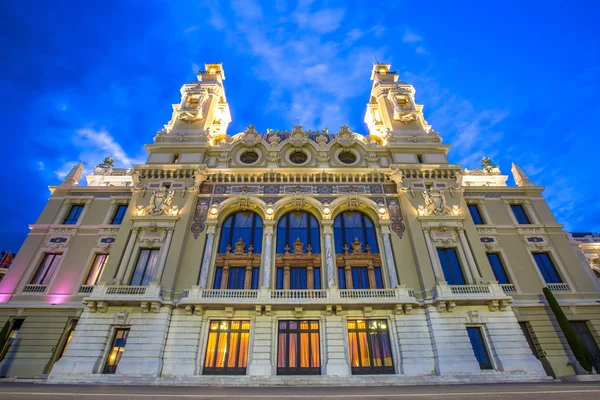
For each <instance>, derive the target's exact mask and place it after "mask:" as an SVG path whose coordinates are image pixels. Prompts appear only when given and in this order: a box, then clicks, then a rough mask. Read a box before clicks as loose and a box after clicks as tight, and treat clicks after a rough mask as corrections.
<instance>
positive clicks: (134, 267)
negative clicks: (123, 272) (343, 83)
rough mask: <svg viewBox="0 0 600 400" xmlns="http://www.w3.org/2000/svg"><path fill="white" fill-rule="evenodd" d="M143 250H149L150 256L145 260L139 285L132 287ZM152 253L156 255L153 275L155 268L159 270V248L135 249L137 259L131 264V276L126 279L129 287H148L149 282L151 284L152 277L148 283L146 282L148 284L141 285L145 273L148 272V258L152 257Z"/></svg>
mask: <svg viewBox="0 0 600 400" xmlns="http://www.w3.org/2000/svg"><path fill="white" fill-rule="evenodd" d="M145 250H149V251H150V254H149V256H148V259H147V260H146V263H145V266H144V269H143V273H142V275H141V280H140V284H139V285H134V284H133V278H134V277H135V272H136V271H137V267H138V264H139V262H140V257H141V256H142V252H143V251H145ZM154 251H156V252H157V253H156V265H155V267H154V272H153V275H154V273H155V272H156V270H157V268H159V265H158V263H159V262H160V248H157V247H140V248H138V249H137V257H136V259H135V262H134V263H133V269H132V271H131V276H130V277H129V279H128V282H129V284H128V285H129V286H148V284H150V282H152V279H153V277H150V281H148V284H146V285H142V283H143V282H144V276H145V275H146V272H147V271H148V264H149V261H150V256H151V255H152V252H154ZM159 279H160V278H159Z"/></svg>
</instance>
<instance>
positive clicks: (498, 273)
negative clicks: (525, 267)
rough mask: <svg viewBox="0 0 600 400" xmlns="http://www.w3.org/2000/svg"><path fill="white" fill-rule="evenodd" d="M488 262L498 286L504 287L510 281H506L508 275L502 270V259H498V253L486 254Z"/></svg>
mask: <svg viewBox="0 0 600 400" xmlns="http://www.w3.org/2000/svg"><path fill="white" fill-rule="evenodd" d="M487 258H488V261H489V262H490V265H491V267H492V272H493V273H494V277H495V278H496V280H497V281H498V283H499V284H501V285H505V284H509V283H510V279H508V274H507V273H506V270H505V269H504V264H502V259H501V258H500V254H498V253H487Z"/></svg>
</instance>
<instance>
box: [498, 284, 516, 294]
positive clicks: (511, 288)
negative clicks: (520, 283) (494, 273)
mask: <svg viewBox="0 0 600 400" xmlns="http://www.w3.org/2000/svg"><path fill="white" fill-rule="evenodd" d="M500 287H501V288H502V290H504V293H516V292H517V290H516V289H515V285H513V284H512V283H503V284H501V285H500Z"/></svg>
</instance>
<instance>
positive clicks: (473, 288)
mask: <svg viewBox="0 0 600 400" xmlns="http://www.w3.org/2000/svg"><path fill="white" fill-rule="evenodd" d="M450 290H451V291H452V294H490V288H489V286H487V285H450Z"/></svg>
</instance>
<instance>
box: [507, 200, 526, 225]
mask: <svg viewBox="0 0 600 400" xmlns="http://www.w3.org/2000/svg"><path fill="white" fill-rule="evenodd" d="M510 208H511V209H512V212H513V214H514V215H515V218H516V220H517V222H518V223H519V224H531V221H530V220H529V217H528V216H527V213H526V212H525V209H524V208H523V206H522V205H520V204H511V205H510Z"/></svg>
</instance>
